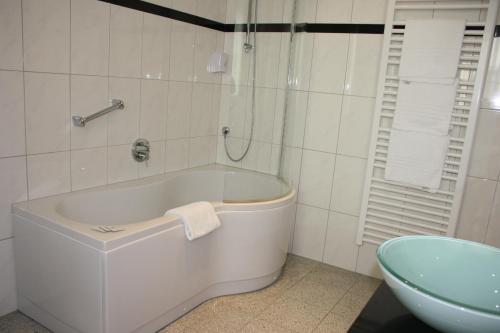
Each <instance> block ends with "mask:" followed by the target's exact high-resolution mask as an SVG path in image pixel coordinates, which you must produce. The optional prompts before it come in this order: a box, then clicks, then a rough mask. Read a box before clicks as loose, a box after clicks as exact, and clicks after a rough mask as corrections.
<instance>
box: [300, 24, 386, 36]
mask: <svg viewBox="0 0 500 333" xmlns="http://www.w3.org/2000/svg"><path fill="white" fill-rule="evenodd" d="M303 31H304V32H310V33H340V34H383V33H384V25H383V24H355V23H305V26H304V30H303Z"/></svg>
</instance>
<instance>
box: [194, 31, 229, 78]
mask: <svg viewBox="0 0 500 333" xmlns="http://www.w3.org/2000/svg"><path fill="white" fill-rule="evenodd" d="M195 31H196V39H195V56H194V77H193V79H194V81H196V82H206V83H217V82H220V80H221V74H220V73H209V72H208V71H207V65H208V60H209V59H210V56H211V55H212V53H213V52H215V51H216V50H217V37H218V36H219V35H218V33H217V31H215V30H212V29H208V28H202V27H196V28H195ZM220 51H222V49H221V50H220Z"/></svg>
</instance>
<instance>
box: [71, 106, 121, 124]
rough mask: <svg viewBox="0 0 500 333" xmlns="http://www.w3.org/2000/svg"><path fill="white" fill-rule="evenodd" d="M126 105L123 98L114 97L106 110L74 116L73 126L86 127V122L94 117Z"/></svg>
mask: <svg viewBox="0 0 500 333" xmlns="http://www.w3.org/2000/svg"><path fill="white" fill-rule="evenodd" d="M124 107H125V104H124V103H123V101H122V100H121V99H112V100H111V106H108V107H107V108H105V109H104V110H101V111H99V112H96V113H93V114H91V115H90V116H86V117H82V116H73V117H72V119H73V126H77V127H85V124H86V123H87V122H89V121H91V120H93V119H96V118H99V117H100V116H104V115H105V114H107V113H109V112H111V111H114V110H118V109H120V110H121V109H123V108H124Z"/></svg>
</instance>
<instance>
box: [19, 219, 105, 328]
mask: <svg viewBox="0 0 500 333" xmlns="http://www.w3.org/2000/svg"><path fill="white" fill-rule="evenodd" d="M14 255H15V265H16V282H17V293H18V298H19V299H20V302H19V306H20V310H21V311H22V312H25V313H26V314H28V315H29V316H32V317H33V318H34V319H36V320H38V321H40V322H41V323H42V324H44V325H45V326H47V327H48V328H51V329H52V330H54V331H58V330H59V331H60V330H62V329H63V330H64V331H65V332H67V331H73V330H74V331H75V332H76V331H78V332H86V333H87V332H88V333H95V332H102V329H103V325H102V298H101V289H102V288H101V287H102V274H101V271H102V269H101V263H100V256H99V253H98V251H96V250H94V249H91V248H89V247H87V246H85V245H83V244H81V243H79V242H77V241H75V240H73V239H71V238H69V237H67V236H64V235H62V234H59V233H57V232H55V231H52V230H50V229H47V228H45V227H43V226H40V225H39V224H37V223H32V222H31V221H29V220H27V219H25V218H22V217H19V216H15V217H14Z"/></svg>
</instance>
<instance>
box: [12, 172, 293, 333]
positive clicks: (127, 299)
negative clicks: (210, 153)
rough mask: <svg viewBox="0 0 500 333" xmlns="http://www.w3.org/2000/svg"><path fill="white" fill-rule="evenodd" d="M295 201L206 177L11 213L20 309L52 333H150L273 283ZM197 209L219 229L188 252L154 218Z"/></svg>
mask: <svg viewBox="0 0 500 333" xmlns="http://www.w3.org/2000/svg"><path fill="white" fill-rule="evenodd" d="M294 199H295V193H294V191H293V190H290V188H289V187H288V186H286V185H285V184H284V183H282V182H281V181H279V180H278V179H277V178H275V177H272V176H268V175H264V174H259V173H255V172H247V171H243V170H240V169H234V168H227V167H221V166H210V167H203V168H196V169H191V170H186V171H182V172H175V173H171V174H167V175H162V176H157V177H151V178H147V179H142V180H137V181H131V182H126V183H120V184H115V185H108V186H104V187H100V188H95V189H91V190H85V191H78V192H73V193H68V194H64V195H58V196H53V197H48V198H43V199H38V200H32V201H27V202H23V203H19V204H15V205H14V206H13V213H14V250H15V262H16V276H17V291H18V301H19V309H20V310H21V311H22V312H24V313H25V314H27V315H28V316H30V317H32V318H34V319H36V320H37V321H39V322H41V323H42V324H44V325H45V326H47V327H48V328H50V329H52V330H54V331H55V332H88V333H99V332H102V333H126V332H148V333H150V332H154V331H156V330H158V329H160V328H162V327H163V326H165V325H166V324H168V323H169V322H171V321H173V320H175V319H176V318H178V317H179V316H181V315H183V314H184V313H186V312H187V311H189V310H191V309H192V308H193V307H195V306H196V305H198V304H200V303H202V302H203V301H205V300H207V299H209V298H212V297H215V296H218V295H225V294H232V293H241V292H247V291H252V290H257V289H260V288H263V287H265V286H267V285H269V284H271V283H272V282H273V281H274V280H275V279H276V278H277V277H278V276H279V274H280V272H281V267H282V266H283V264H284V262H285V259H286V253H287V249H288V240H289V234H290V225H291V221H292V215H293V204H294ZM200 200H206V201H210V202H213V204H214V206H215V208H216V211H217V214H218V216H219V218H220V219H221V222H222V227H221V228H219V229H217V230H216V231H214V232H212V233H211V234H209V235H207V236H205V237H202V238H200V239H197V240H195V241H192V242H190V241H188V240H187V239H186V237H185V234H184V230H183V226H182V225H181V224H180V222H179V220H178V219H177V218H175V217H173V216H165V217H163V216H162V215H163V214H164V212H165V211H166V210H168V209H170V208H173V207H176V206H179V205H184V204H187V203H190V202H193V201H200ZM99 224H106V225H120V227H123V228H124V229H125V230H124V231H121V232H117V233H100V232H98V231H94V230H92V228H93V227H95V225H99Z"/></svg>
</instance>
